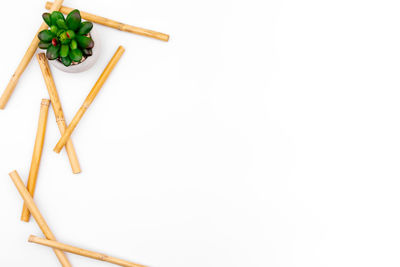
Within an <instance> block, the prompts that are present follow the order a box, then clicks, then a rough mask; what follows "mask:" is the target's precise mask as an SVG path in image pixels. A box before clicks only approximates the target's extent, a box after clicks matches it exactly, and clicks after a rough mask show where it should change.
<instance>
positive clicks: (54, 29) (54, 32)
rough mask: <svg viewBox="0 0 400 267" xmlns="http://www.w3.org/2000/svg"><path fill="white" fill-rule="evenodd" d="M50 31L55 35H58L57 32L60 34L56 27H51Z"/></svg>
mask: <svg viewBox="0 0 400 267" xmlns="http://www.w3.org/2000/svg"><path fill="white" fill-rule="evenodd" d="M50 31H51V32H52V33H53V34H55V35H57V32H58V28H57V26H56V25H53V26H51V27H50Z"/></svg>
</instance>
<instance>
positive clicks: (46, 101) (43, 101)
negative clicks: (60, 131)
mask: <svg viewBox="0 0 400 267" xmlns="http://www.w3.org/2000/svg"><path fill="white" fill-rule="evenodd" d="M42 105H43V106H50V99H45V98H43V99H42Z"/></svg>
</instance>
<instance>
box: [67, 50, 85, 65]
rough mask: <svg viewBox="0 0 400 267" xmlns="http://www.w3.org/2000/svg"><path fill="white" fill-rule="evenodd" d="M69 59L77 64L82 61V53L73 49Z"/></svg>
mask: <svg viewBox="0 0 400 267" xmlns="http://www.w3.org/2000/svg"><path fill="white" fill-rule="evenodd" d="M69 57H70V58H71V59H72V61H75V62H79V61H81V59H82V51H81V50H79V49H74V50H71V51H70V52H69Z"/></svg>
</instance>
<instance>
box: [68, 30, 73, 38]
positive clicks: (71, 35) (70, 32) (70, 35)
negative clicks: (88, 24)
mask: <svg viewBox="0 0 400 267" xmlns="http://www.w3.org/2000/svg"><path fill="white" fill-rule="evenodd" d="M67 37H68V39H74V38H75V32H74V31H72V30H68V31H67Z"/></svg>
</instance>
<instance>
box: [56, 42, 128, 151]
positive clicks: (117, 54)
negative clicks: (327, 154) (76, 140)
mask: <svg viewBox="0 0 400 267" xmlns="http://www.w3.org/2000/svg"><path fill="white" fill-rule="evenodd" d="M124 52H125V49H124V48H123V47H122V46H120V47H118V49H117V51H116V52H115V54H114V56H113V57H112V58H111V60H110V62H108V65H107V66H106V68H105V69H104V71H103V73H102V74H101V75H100V77H99V79H98V80H97V82H96V84H95V85H94V86H93V88H92V90H91V91H90V92H89V95H88V96H87V97H86V99H85V101H84V102H83V104H82V106H81V107H80V109H79V110H78V112H77V113H76V114H75V116H74V118H73V119H72V121H71V123H70V124H69V126H68V128H67V130H65V133H64V134H63V135H62V137H61V138H60V140H59V141H58V143H57V145H56V146H55V148H54V151H55V152H57V153H60V151H61V149H62V148H63V146H64V145H65V143H66V142H67V140H68V139H69V138H70V136H71V134H72V132H73V131H74V129H75V127H76V126H77V125H78V123H79V121H80V120H81V119H82V117H83V114H85V112H86V110H87V109H88V108H89V106H90V104H92V102H93V100H94V99H95V97H96V96H97V94H98V93H99V91H100V89H101V88H102V86H103V84H104V83H105V82H106V80H107V78H108V76H110V74H111V72H112V70H113V69H114V67H115V65H116V64H117V63H118V61H119V59H120V58H121V56H122V54H123V53H124Z"/></svg>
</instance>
